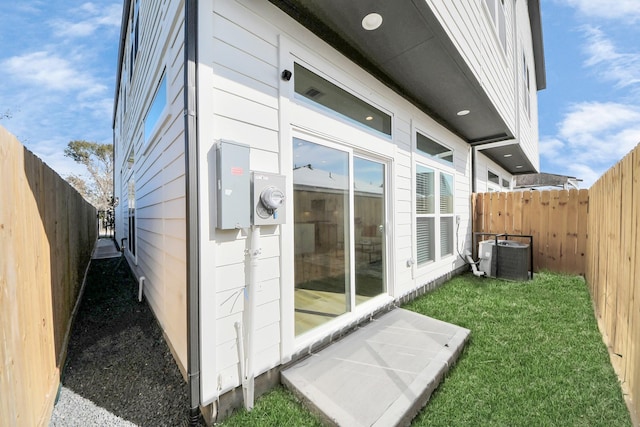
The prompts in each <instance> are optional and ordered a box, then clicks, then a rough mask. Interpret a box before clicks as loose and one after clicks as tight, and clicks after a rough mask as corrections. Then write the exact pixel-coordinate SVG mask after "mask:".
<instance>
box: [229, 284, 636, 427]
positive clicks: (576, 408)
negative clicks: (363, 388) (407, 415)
mask: <svg viewBox="0 0 640 427" xmlns="http://www.w3.org/2000/svg"><path fill="white" fill-rule="evenodd" d="M405 308H407V309H409V310H413V311H416V312H419V313H422V314H425V315H428V316H431V317H434V318H437V319H441V320H444V321H446V322H450V323H454V324H456V325H459V326H463V327H466V328H468V329H470V330H471V338H470V341H469V343H468V344H467V346H466V348H465V351H464V352H463V354H462V356H461V357H460V359H459V360H458V362H457V364H456V366H455V367H454V368H453V369H452V370H451V371H450V372H449V374H448V375H447V377H446V378H445V380H444V382H443V383H442V384H441V385H440V386H439V388H438V389H437V390H436V392H435V393H434V395H433V396H432V397H431V400H430V401H429V404H428V405H427V406H426V408H425V409H423V410H422V411H421V413H420V414H419V415H418V416H417V417H416V419H415V420H414V421H413V425H416V426H427V425H428V426H439V425H442V426H453V425H456V426H459V425H462V426H467V425H473V426H478V425H482V426H486V425H496V426H531V425H536V426H556V425H562V426H574V425H577V426H599V425H602V426H614V425H615V426H630V425H631V421H630V419H629V414H628V411H627V408H626V406H625V403H624V400H623V398H622V392H621V390H620V386H619V384H618V380H617V377H616V375H615V373H614V371H613V368H612V367H611V364H610V362H609V356H608V353H607V350H606V348H605V345H604V344H603V342H602V337H601V335H600V333H599V331H598V328H597V325H596V321H595V319H594V315H593V309H592V306H591V301H590V299H589V294H588V291H587V287H586V284H585V283H584V281H583V280H582V278H580V277H572V276H563V275H557V274H550V273H541V274H537V275H536V277H535V279H534V281H533V282H528V283H515V282H505V281H499V280H492V279H482V278H476V277H474V276H472V275H464V276H460V277H456V278H454V279H453V280H451V281H450V282H448V283H447V284H446V285H444V286H443V287H441V288H440V289H438V290H436V291H434V292H432V293H430V294H428V295H425V296H423V297H421V298H419V299H417V300H415V301H413V302H411V303H409V304H407V305H406V306H405ZM223 425H225V426H227V425H229V426H240V425H242V426H251V425H255V426H279V425H292V426H293V425H295V426H298V425H299V426H309V425H319V422H318V420H317V419H316V418H314V417H313V416H312V415H311V414H310V413H309V412H307V411H306V410H304V409H303V408H302V406H301V405H300V404H299V403H298V402H297V401H296V400H295V398H294V397H293V396H292V395H291V394H290V393H289V392H287V391H285V390H284V389H282V388H278V389H276V390H275V391H273V392H271V393H269V394H267V395H266V396H264V397H263V398H262V399H260V400H259V401H258V403H257V406H256V408H255V409H254V411H253V412H251V413H247V412H245V411H240V412H238V413H237V414H235V415H234V416H232V417H231V418H230V419H229V420H227V421H226V422H224V423H223Z"/></svg>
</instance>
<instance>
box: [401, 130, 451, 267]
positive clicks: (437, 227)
mask: <svg viewBox="0 0 640 427" xmlns="http://www.w3.org/2000/svg"><path fill="white" fill-rule="evenodd" d="M418 134H421V135H423V136H425V137H427V138H429V139H431V140H433V141H435V142H436V143H438V144H440V145H442V146H444V147H447V148H449V147H450V146H449V145H447V144H443V143H442V142H440V141H439V140H438V139H436V138H433V137H432V136H430V135H429V134H428V133H426V132H422V131H420V130H417V129H416V130H414V132H413V138H414V147H415V149H414V153H415V161H414V162H413V163H414V166H413V178H412V179H413V199H414V203H413V205H414V207H413V218H414V220H415V230H416V232H415V233H414V240H415V241H414V251H413V252H414V254H413V259H414V260H415V265H416V268H417V270H418V271H421V270H424V269H426V268H429V267H430V266H433V265H437V264H438V263H439V262H441V261H446V260H449V259H450V258H451V257H454V256H455V248H456V244H457V242H456V232H455V227H456V223H455V221H456V203H455V199H456V170H455V151H454V150H452V151H454V153H453V154H454V156H453V159H454V163H453V164H450V163H448V162H442V161H440V160H439V159H437V158H434V157H432V156H430V155H428V154H426V153H423V152H422V151H419V150H418V149H417V139H418ZM419 167H425V168H428V169H430V170H432V171H433V172H434V189H433V190H434V194H433V197H434V206H433V208H434V210H433V213H418V211H417V205H418V204H417V196H418V194H417V189H418V188H417V187H418V183H417V175H418V168H419ZM443 174H444V175H447V176H449V177H451V186H452V188H451V193H452V194H451V195H452V212H450V213H441V212H440V206H441V204H440V202H441V188H440V183H441V176H442V175H443ZM419 218H433V219H434V220H433V225H434V229H433V236H434V244H433V246H434V256H433V260H430V261H426V262H423V263H419V262H418V245H419V244H420V242H419V241H418V232H417V231H418V220H419ZM443 218H451V223H452V230H451V253H448V254H442V239H441V232H442V229H441V224H442V219H443Z"/></svg>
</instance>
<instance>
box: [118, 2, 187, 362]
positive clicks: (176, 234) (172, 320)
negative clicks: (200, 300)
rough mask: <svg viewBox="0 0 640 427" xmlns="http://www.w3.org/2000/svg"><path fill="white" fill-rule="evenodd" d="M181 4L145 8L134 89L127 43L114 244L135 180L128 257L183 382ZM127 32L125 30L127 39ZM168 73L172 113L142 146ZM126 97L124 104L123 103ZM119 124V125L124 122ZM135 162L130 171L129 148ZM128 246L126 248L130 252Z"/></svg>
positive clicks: (124, 228)
mask: <svg viewBox="0 0 640 427" xmlns="http://www.w3.org/2000/svg"><path fill="white" fill-rule="evenodd" d="M183 11H184V3H183V2H172V1H162V2H145V1H141V2H140V15H139V16H140V24H139V31H140V35H139V49H138V55H137V58H136V61H135V65H134V73H133V77H132V79H131V81H130V82H129V71H128V70H129V67H130V66H131V64H129V61H130V54H129V49H130V43H129V41H127V43H126V44H125V46H126V50H125V55H124V57H123V61H124V62H125V65H124V66H123V67H122V69H123V73H122V76H121V77H122V80H121V85H122V90H121V91H120V94H119V95H120V96H119V100H118V105H124V102H126V104H127V105H126V111H124V109H120V108H119V109H118V111H119V116H120V115H121V114H122V127H121V128H119V129H117V132H118V133H117V134H116V136H115V139H116V143H117V144H122V146H123V147H127V148H125V149H120V150H116V151H117V159H116V176H117V179H116V186H117V187H116V189H117V190H119V191H120V195H119V198H120V208H119V209H118V210H117V218H116V220H117V236H118V237H119V238H123V237H127V236H128V231H129V230H128V200H127V199H128V182H129V180H130V179H132V178H133V179H134V180H135V195H136V242H135V244H136V256H135V257H134V256H133V254H132V253H130V252H129V251H128V250H127V251H126V252H125V254H126V256H127V258H128V260H129V262H130V264H132V266H133V269H134V271H135V273H136V275H137V276H138V277H141V276H144V277H145V282H144V293H145V297H146V299H147V301H148V303H149V305H150V306H151V308H152V310H153V312H154V314H155V316H156V318H157V319H158V322H159V323H160V325H161V327H162V329H163V330H164V333H165V335H166V336H167V339H168V341H169V344H170V346H171V348H172V350H173V352H174V354H175V356H176V359H177V362H178V364H179V366H180V368H181V370H182V372H183V374H184V372H185V367H186V356H187V345H186V336H187V333H186V332H187V330H186V254H185V247H186V243H185V242H186V240H185V237H186V234H185V230H186V228H185V166H184V165H185V159H184V118H183V114H182V113H183V35H184V28H183V21H184V17H183ZM130 33H131V31H130V29H129V30H127V35H128V37H129V36H130ZM163 69H165V70H166V71H165V73H166V82H167V106H166V108H165V110H164V113H165V114H163V116H161V117H160V119H159V122H160V123H162V125H161V126H160V127H158V128H157V129H158V131H157V132H156V133H155V135H154V136H153V138H152V139H151V140H150V141H149V142H148V144H146V145H145V142H144V139H145V137H144V118H145V116H146V114H147V111H148V109H149V106H150V105H151V102H152V100H153V96H154V94H155V92H156V88H157V85H158V83H159V81H160V78H161V76H162V72H163ZM123 96H126V101H125V100H124V99H123ZM119 119H120V117H118V118H116V120H119ZM131 144H133V147H134V162H133V165H132V167H131V168H130V169H129V166H128V164H127V158H128V155H129V147H130V146H131ZM127 246H128V242H125V244H124V247H125V248H127Z"/></svg>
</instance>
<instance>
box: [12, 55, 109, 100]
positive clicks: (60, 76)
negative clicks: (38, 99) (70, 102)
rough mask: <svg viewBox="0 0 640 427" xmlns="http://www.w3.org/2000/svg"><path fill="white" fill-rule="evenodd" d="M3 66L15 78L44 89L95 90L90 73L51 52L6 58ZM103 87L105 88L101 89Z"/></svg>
mask: <svg viewBox="0 0 640 427" xmlns="http://www.w3.org/2000/svg"><path fill="white" fill-rule="evenodd" d="M2 66H3V67H5V71H7V72H8V73H9V74H11V75H12V76H13V77H14V78H15V79H17V80H19V81H24V82H29V83H32V84H36V85H38V86H41V87H42V88H44V89H49V90H56V91H69V90H74V89H91V90H95V86H96V83H95V81H94V80H93V78H92V77H91V76H90V75H88V74H86V73H83V72H81V71H78V70H76V69H75V68H74V66H73V64H72V63H71V62H70V61H68V60H66V59H63V58H61V57H59V56H57V55H55V54H52V53H50V52H45V51H41V52H33V53H27V54H24V55H21V56H14V57H11V58H9V59H7V60H5V61H4V62H3V63H2ZM99 89H100V88H99ZM102 89H104V88H101V89H100V90H102Z"/></svg>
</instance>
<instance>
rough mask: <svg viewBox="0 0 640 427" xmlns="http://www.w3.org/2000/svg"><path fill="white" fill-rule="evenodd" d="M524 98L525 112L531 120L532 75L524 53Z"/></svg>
mask: <svg viewBox="0 0 640 427" xmlns="http://www.w3.org/2000/svg"><path fill="white" fill-rule="evenodd" d="M522 92H523V94H522V97H523V98H524V111H525V112H526V115H527V118H528V119H529V120H531V73H530V71H529V62H528V61H527V55H526V54H525V53H524V52H523V53H522Z"/></svg>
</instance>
